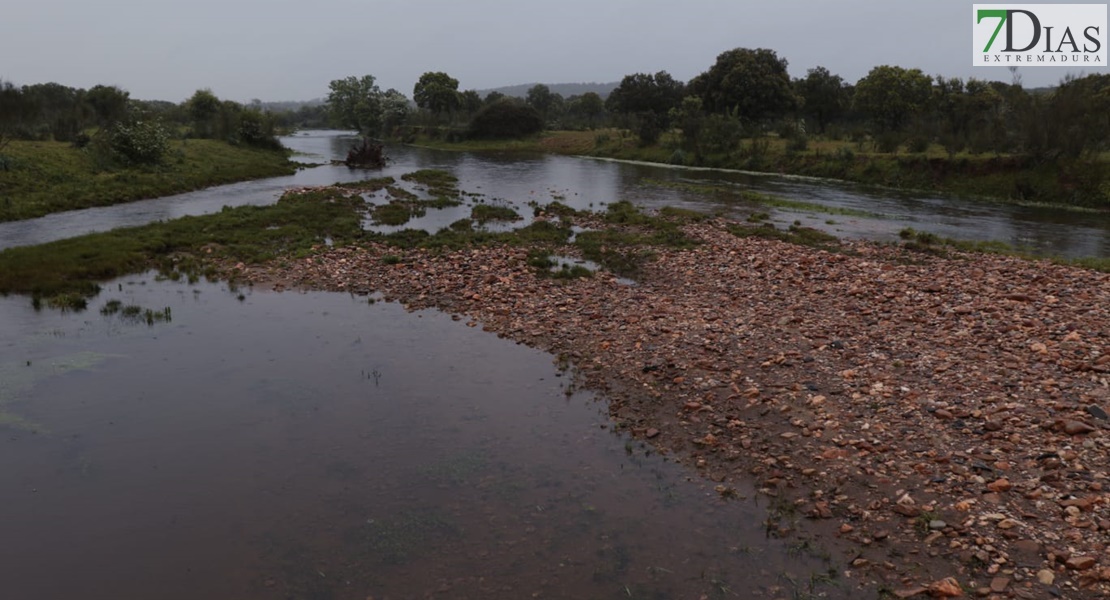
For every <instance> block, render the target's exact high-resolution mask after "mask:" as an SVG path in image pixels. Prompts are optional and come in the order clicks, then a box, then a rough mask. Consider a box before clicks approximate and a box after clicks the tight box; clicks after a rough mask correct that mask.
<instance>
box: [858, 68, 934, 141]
mask: <svg viewBox="0 0 1110 600" xmlns="http://www.w3.org/2000/svg"><path fill="white" fill-rule="evenodd" d="M932 92H933V79H932V78H931V77H929V76H928V75H926V74H924V73H922V72H921V70H920V69H904V68H902V67H892V66H890V65H880V66H878V67H875V68H873V69H871V71H870V72H869V73H868V74H867V75H866V76H864V77H863V79H860V80H859V81H858V82H857V83H856V92H855V97H854V98H853V102H854V104H855V107H856V110H858V111H859V112H861V113H863V114H864V115H866V116H867V117H869V118H870V119H871V120H872V121H874V122H875V124H876V125H878V127H879V128H880V129H881V130H883V131H898V130H900V129H902V128H903V127H904V126H905V125H906V124H907V123H908V122H909V121H910V119H911V118H912V117H914V116H915V115H918V114H920V113H921V112H922V111H923V110H924V109H925V106H926V104H927V103H928V102H929V98H930V96H931V95H932Z"/></svg>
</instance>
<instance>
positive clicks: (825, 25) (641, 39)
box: [0, 0, 1107, 102]
mask: <svg viewBox="0 0 1110 600" xmlns="http://www.w3.org/2000/svg"><path fill="white" fill-rule="evenodd" d="M973 4H974V3H973V2H965V1H960V0H915V1H910V0H881V1H880V0H872V1H868V2H864V1H861V0H838V1H835V2H834V1H830V0H786V1H783V0H778V1H770V0H766V1H763V2H748V1H741V0H717V1H712V0H685V1H683V2H679V1H677V0H666V1H659V0H545V1H532V0H454V1H451V0H415V1H414V0H405V1H402V0H296V1H294V0H172V1H170V0H33V1H32V0H26V1H12V2H10V3H8V4H7V7H6V8H5V9H4V10H3V11H2V13H0V79H4V80H10V81H13V82H14V83H16V84H19V85H22V84H28V83H40V82H47V81H55V82H58V83H61V84H64V85H68V86H73V87H84V88H87V87H91V86H93V85H96V84H107V85H118V86H120V87H121V88H123V89H125V90H128V91H130V92H131V96H132V97H133V98H139V99H159V100H170V101H174V102H179V101H181V100H184V99H185V98H187V97H188V96H190V95H191V94H192V93H193V92H194V91H195V90H197V89H199V88H210V89H211V90H212V91H213V92H215V93H216V94H217V95H218V96H220V97H221V98H226V99H232V100H238V101H240V102H246V101H249V100H250V99H252V98H260V99H263V100H309V99H312V98H319V97H322V96H324V95H325V94H326V93H327V85H328V82H329V81H331V80H333V79H338V78H342V77H346V76H349V75H359V76H361V75H364V74H370V75H374V76H375V77H376V78H377V79H378V83H379V85H380V86H381V87H382V89H386V88H390V87H392V88H397V89H398V90H400V91H402V92H404V93H405V94H406V95H409V96H411V95H412V87H413V84H414V83H415V82H416V80H417V79H418V78H419V77H420V75H421V74H422V73H424V72H425V71H446V72H447V73H448V74H450V75H451V76H452V77H455V78H456V79H458V80H459V82H460V89H471V88H474V89H484V88H492V87H498V86H502V85H512V84H518V83H531V82H545V83H568V82H590V81H592V82H606V81H617V80H620V78H621V77H623V76H624V75H627V74H630V73H637V72H651V73H654V72H656V71H660V70H666V71H668V72H670V74H671V75H673V76H674V77H675V78H676V79H680V80H683V81H686V80H689V79H690V78H691V77H693V76H695V75H697V74H698V73H701V72H702V71H705V70H706V69H708V68H709V66H710V65H712V64H713V62H714V60H715V59H716V57H717V55H718V54H720V53H721V52H723V51H725V50H729V49H732V48H737V47H746V48H760V47H762V48H770V49H773V50H775V51H776V52H778V55H779V56H780V57H784V58H786V59H787V60H788V61H789V63H790V73H791V75H792V76H794V77H799V76H804V75H805V72H806V70H807V69H809V68H812V67H815V66H818V65H820V66H824V67H826V68H828V69H829V70H830V71H832V72H833V73H836V74H839V75H841V76H842V77H843V78H844V79H845V80H847V81H849V82H852V83H854V82H855V81H857V80H858V79H859V78H860V77H862V76H864V75H866V74H867V71H868V70H870V69H871V68H872V67H873V66H875V65H880V64H893V65H899V66H903V67H916V68H920V69H922V70H923V71H925V72H926V73H929V74H931V75H938V74H943V75H945V76H958V77H964V78H966V77H972V76H974V77H979V78H982V79H998V80H1003V81H1010V73H1009V72H1008V71H1007V70H1006V69H1005V68H1003V67H997V68H993V67H992V68H987V67H979V68H973V67H971V60H972V54H971V27H972V24H971V13H972V5H973ZM1067 72H1068V70H1067V69H1063V68H1059V67H1039V68H1026V69H1022V71H1021V73H1022V77H1023V81H1024V84H1025V85H1026V87H1036V86H1042V85H1050V84H1055V83H1056V82H1058V81H1059V80H1060V78H1061V77H1063V76H1064V75H1065V74H1066V73H1067ZM1085 72H1086V73H1091V72H1099V73H1106V72H1107V68H1106V67H1101V68H1094V69H1090V68H1089V69H1087V70H1086V71H1085Z"/></svg>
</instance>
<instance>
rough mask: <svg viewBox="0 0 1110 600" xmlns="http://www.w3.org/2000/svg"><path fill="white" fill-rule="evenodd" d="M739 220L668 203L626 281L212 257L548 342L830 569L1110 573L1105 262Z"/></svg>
mask: <svg viewBox="0 0 1110 600" xmlns="http://www.w3.org/2000/svg"><path fill="white" fill-rule="evenodd" d="M573 220H574V221H575V223H576V224H577V225H580V226H586V227H591V228H600V227H609V228H614V226H613V224H612V223H611V222H608V221H604V220H599V219H594V218H589V217H577V218H573ZM744 227H745V226H743V225H740V224H737V223H731V222H727V221H723V220H713V221H701V222H694V223H687V224H685V225H683V226H682V232H683V233H684V234H685V235H686V236H689V238H690V239H691V240H693V241H694V244H692V245H690V246H689V247H685V248H675V247H672V246H667V245H655V246H653V247H652V248H651V252H652V254H653V256H654V260H650V261H647V262H645V263H644V264H643V265H642V266H641V268H640V270H639V273H638V281H637V283H636V284H635V285H626V284H624V283H622V282H621V281H619V280H618V279H617V278H616V277H614V276H611V275H609V274H607V273H604V272H602V273H599V274H597V275H595V276H593V277H584V278H571V279H555V278H550V277H545V276H541V275H538V274H537V270H536V268H535V267H533V266H531V261H532V259H533V258H534V256H531V255H530V253H529V250H528V249H527V248H523V247H516V246H506V245H494V246H487V247H474V246H470V247H464V248H461V249H458V250H445V249H444V248H442V247H441V248H437V249H429V248H409V249H405V248H399V247H398V246H397V245H395V244H389V243H382V242H371V243H368V244H366V245H363V246H361V247H350V248H339V249H333V250H330V251H325V252H323V253H321V254H319V255H316V256H313V257H310V258H303V259H300V260H284V261H277V262H269V263H266V264H257V265H245V264H237V265H231V264H224V266H223V268H224V269H225V272H226V273H227V274H229V275H231V276H232V277H234V279H236V280H237V281H241V282H242V281H246V282H250V283H252V284H253V285H255V286H256V287H265V288H267V289H276V290H283V289H299V288H310V289H323V290H332V291H342V292H348V293H356V294H370V293H373V292H379V293H381V294H382V295H383V296H384V297H385V298H386V299H390V300H396V301H400V302H403V303H405V304H406V305H407V306H409V307H410V308H413V309H416V308H424V307H435V308H438V309H440V310H444V311H448V312H451V313H454V314H457V315H459V316H460V317H462V318H466V319H468V320H470V322H471V323H472V324H473V325H474V326H481V327H483V328H485V329H487V330H489V331H491V332H494V333H496V334H498V335H501V336H505V337H508V338H511V339H514V340H516V341H518V342H521V343H524V344H527V345H529V346H533V347H537V348H540V349H543V350H545V351H548V352H551V353H553V354H556V355H557V356H559V357H561V359H563V360H565V361H568V362H569V363H572V364H573V365H574V366H576V367H577V369H578V370H579V373H580V378H581V379H580V381H581V384H582V385H585V386H587V387H590V388H594V389H599V390H603V391H604V392H605V394H606V395H607V397H609V398H610V401H611V405H610V412H611V415H612V426H613V427H616V428H620V429H625V430H628V431H630V432H631V433H632V434H633V435H635V436H637V437H641V438H643V439H646V440H648V441H650V443H652V444H654V445H655V446H656V447H657V448H658V449H659V451H661V452H664V453H667V454H669V455H671V456H673V457H674V458H675V459H677V460H680V461H681V462H684V463H687V464H689V465H690V466H691V468H692V469H695V470H697V471H699V472H700V473H701V474H702V475H703V476H704V477H707V478H709V479H710V480H712V481H714V482H717V484H718V488H717V489H718V491H719V493H720V494H721V495H722V496H725V497H728V496H730V495H732V494H734V493H735V490H736V489H737V488H738V487H740V482H744V481H750V480H753V479H754V481H755V482H756V485H757V487H759V488H760V494H761V495H762V496H765V497H768V498H770V499H771V507H772V508H771V512H770V517H769V519H768V523H767V528H768V534H769V535H780V536H800V538H801V539H802V540H804V543H805V544H806V545H805V546H804V547H806V548H809V549H811V550H812V551H813V552H818V553H820V552H828V553H830V554H831V556H832V557H833V558H834V562H836V563H838V564H839V565H840V567H841V568H842V569H843V570H842V573H841V574H842V575H843V578H844V579H843V581H842V583H843V584H845V585H849V586H852V587H858V588H861V589H864V590H868V591H869V593H870V594H875V595H880V594H883V593H887V594H896V595H898V596H899V597H911V596H916V595H921V596H925V595H928V594H930V593H931V594H933V595H955V594H956V593H965V592H966V593H971V594H976V593H978V594H981V595H985V596H992V597H997V598H1003V597H1019V598H1040V597H1048V596H1049V595H1054V596H1057V597H1066V598H1094V597H1101V595H1103V594H1105V593H1107V592H1108V591H1110V587H1108V583H1110V558H1108V554H1107V551H1108V547H1107V545H1106V543H1105V539H1106V532H1107V531H1110V496H1108V495H1107V493H1106V491H1107V489H1108V486H1110V480H1108V478H1107V474H1106V473H1105V472H1104V471H1103V470H1102V469H1101V465H1105V464H1106V463H1107V461H1108V460H1110V423H1108V421H1107V419H1106V412H1105V411H1106V409H1107V408H1110V387H1108V378H1110V375H1108V374H1110V356H1107V355H1106V354H1105V348H1106V343H1107V335H1108V332H1110V312H1108V309H1107V307H1110V276H1107V275H1105V274H1100V273H1095V272H1092V271H1086V270H1081V269H1075V268H1070V267H1063V266H1057V265H1052V264H1048V263H1044V262H1039V263H1034V262H1029V261H1025V260H1021V259H1017V258H1012V257H1003V256H989V255H953V256H950V257H947V258H941V257H937V256H933V255H929V254H919V253H915V252H907V251H905V250H904V249H900V248H893V247H884V246H878V245H875V244H870V243H843V244H839V245H837V246H836V247H835V248H834V249H833V250H832V251H829V250H820V249H815V248H810V247H804V246H799V245H796V244H790V243H784V242H781V241H777V240H769V239H764V238H761V237H754V236H744V237H741V236H738V235H736V233H735V230H736V229H737V228H744ZM615 229H616V230H620V231H623V232H624V233H625V234H629V235H647V233H648V232H646V231H641V230H638V229H637V226H636V225H631V226H627V225H621V226H616V227H615ZM552 251H554V252H558V253H575V252H576V251H577V250H576V247H573V246H566V247H556V248H553V249H552ZM948 578H953V579H951V580H948ZM871 597H874V596H871Z"/></svg>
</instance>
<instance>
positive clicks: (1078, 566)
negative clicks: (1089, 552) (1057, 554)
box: [1064, 556, 1098, 571]
mask: <svg viewBox="0 0 1110 600" xmlns="http://www.w3.org/2000/svg"><path fill="white" fill-rule="evenodd" d="M1097 562H1098V561H1096V560H1095V558H1094V557H1093V556H1073V557H1071V558H1069V559H1068V560H1067V561H1065V562H1064V566H1066V567H1067V568H1069V569H1071V570H1073V571H1086V570H1087V569H1090V568H1091V567H1093V566H1095V563H1097Z"/></svg>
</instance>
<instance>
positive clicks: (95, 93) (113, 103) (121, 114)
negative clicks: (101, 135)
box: [85, 85, 130, 127]
mask: <svg viewBox="0 0 1110 600" xmlns="http://www.w3.org/2000/svg"><path fill="white" fill-rule="evenodd" d="M85 102H86V103H88V105H89V106H90V107H92V110H93V112H94V113H95V114H96V122H97V124H98V125H99V126H101V127H107V126H109V125H111V124H113V123H117V122H119V121H123V120H124V119H126V118H127V116H128V112H129V103H130V94H129V93H128V92H126V91H124V90H121V89H120V88H118V87H116V86H106V85H97V86H93V87H92V88H90V89H89V91H88V92H86V93H85Z"/></svg>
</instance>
